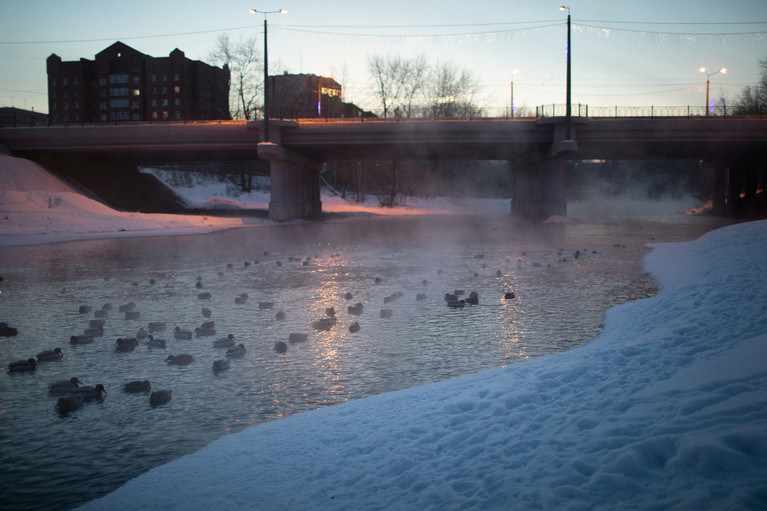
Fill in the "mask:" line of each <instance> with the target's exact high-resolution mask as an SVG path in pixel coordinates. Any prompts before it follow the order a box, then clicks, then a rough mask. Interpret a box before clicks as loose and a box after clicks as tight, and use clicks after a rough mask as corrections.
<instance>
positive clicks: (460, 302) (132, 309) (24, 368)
mask: <svg viewBox="0 0 767 511" xmlns="http://www.w3.org/2000/svg"><path fill="white" fill-rule="evenodd" d="M278 262H279V261H278ZM381 282H382V280H381V278H380V277H376V279H375V283H376V284H380V283H381ZM422 284H423V285H424V286H425V285H427V284H428V281H426V280H424V281H422ZM195 287H196V288H197V289H198V290H199V289H201V288H202V287H203V284H202V279H201V277H198V278H197V282H196V284H195ZM464 295H465V291H463V290H460V289H456V290H454V291H453V292H449V293H445V295H444V300H445V303H446V305H447V307H449V308H453V309H457V308H463V307H465V306H471V305H478V304H479V295H478V294H477V292H476V291H472V292H471V293H470V294H469V295H468V296H465V297H464ZM211 296H212V295H211V293H210V292H208V291H204V292H199V293H198V294H197V298H198V300H202V301H205V300H209V299H210V298H211ZM402 296H404V294H403V293H401V292H395V293H392V294H391V295H388V296H385V297H384V299H383V303H384V305H387V304H390V303H392V302H394V301H396V300H398V299H400V298H401V297H402ZM426 298H427V296H426V294H425V293H418V294H417V295H416V300H417V301H422V300H425V299H426ZM504 298H505V299H514V298H515V295H514V293H513V292H509V293H506V295H505V297H504ZM344 299H345V300H347V301H351V300H352V299H353V295H352V294H351V293H346V294H345V295H344ZM247 300H248V295H247V293H242V294H240V295H238V296H237V297H235V299H234V303H235V304H237V305H242V304H244V303H246V302H247ZM273 305H274V304H273V302H259V304H258V308H259V309H261V310H263V309H272V308H273ZM112 310H113V305H112V304H110V303H107V304H104V305H103V306H102V307H101V308H99V309H95V310H94V308H93V307H92V306H90V305H81V306H80V307H79V313H80V314H81V315H85V314H90V313H92V314H93V319H91V320H89V323H88V327H87V328H85V329H84V330H83V333H82V334H77V335H72V336H71V337H70V341H69V342H70V344H71V345H73V346H75V345H88V344H92V343H94V342H95V341H96V338H98V337H102V336H104V326H105V324H106V319H107V317H108V316H109V314H110V312H111V311H112ZM363 310H364V305H363V304H362V303H361V302H356V303H354V304H352V305H349V306H348V307H347V310H346V312H347V313H348V315H349V316H352V317H356V316H359V315H361V314H362V313H363ZM118 312H119V313H121V314H124V318H125V319H126V320H138V319H140V317H141V315H140V312H139V311H138V310H136V304H135V303H134V302H129V303H126V304H123V305H120V306H119V308H118ZM202 315H203V317H205V318H210V317H211V315H212V312H211V310H210V309H209V308H207V307H203V308H202ZM392 315H393V310H392V309H390V308H386V307H385V308H382V309H381V310H380V313H379V316H380V317H381V318H384V319H385V318H390V317H392ZM275 318H276V319H277V320H278V321H279V320H283V319H285V313H284V312H283V311H278V312H277V313H276V316H275ZM336 324H337V312H336V310H335V308H334V307H329V308H327V309H325V317H322V318H320V319H318V320H316V321H313V322H312V323H311V326H312V327H313V328H314V329H315V330H317V331H328V330H330V329H332V328H333V327H335V326H336ZM0 327H2V329H0V334H4V333H8V335H16V333H17V331H16V329H15V328H13V329H12V328H11V327H9V326H8V325H7V324H6V323H0ZM348 330H349V332H350V333H352V334H355V333H357V332H359V331H360V330H361V326H360V324H359V322H358V321H353V322H351V323H350V324H349V327H348ZM166 331H168V332H170V330H168V325H167V323H166V322H164V321H150V322H149V323H148V324H147V325H146V327H143V326H142V327H140V328H139V330H138V332H137V333H136V335H135V336H132V337H119V338H117V339H116V341H115V343H114V346H115V352H118V353H124V352H132V351H134V350H135V349H136V348H137V347H139V346H140V345H142V344H143V345H145V346H146V347H147V348H148V349H150V350H154V349H163V350H164V349H166V346H167V343H166V340H164V339H160V338H158V337H155V336H156V335H157V336H159V335H160V334H161V333H162V332H166ZM172 334H173V338H174V339H175V340H191V339H193V338H195V337H197V338H199V337H209V336H215V334H216V326H215V322H214V321H213V320H206V321H203V322H202V324H200V326H198V327H196V328H195V329H194V330H185V329H182V328H181V327H179V326H176V327H175V328H174V329H173V330H172ZM307 340H308V335H307V334H305V333H295V332H294V333H290V334H289V335H288V338H287V341H288V342H287V343H286V342H284V341H282V340H278V341H276V342H275V343H274V351H275V352H277V353H280V354H284V353H286V352H287V351H288V346H289V344H297V343H303V342H306V341H307ZM212 348H214V349H217V350H222V349H225V350H226V352H225V358H216V359H214V360H213V363H212V371H213V373H214V374H219V373H221V372H223V371H227V370H228V369H229V368H230V359H233V358H243V357H244V356H245V355H246V348H245V345H244V344H242V343H239V342H238V341H237V339H236V337H235V336H234V335H233V334H228V335H227V336H226V337H221V338H218V339H216V340H215V341H213V342H212ZM63 357H64V352H63V350H62V349H61V348H58V347H57V348H54V349H50V350H45V351H42V352H40V353H38V354H37V355H36V357H30V358H28V359H25V360H18V361H14V362H10V363H9V364H8V371H9V372H10V373H22V372H34V371H36V370H37V368H38V366H39V365H40V364H41V363H48V362H55V361H59V360H62V359H63ZM165 362H166V363H167V364H168V365H176V366H187V365H189V364H192V363H193V362H195V357H194V356H193V355H191V354H188V353H178V354H169V355H167V356H166V358H165ZM122 390H123V392H125V393H129V394H149V403H150V405H151V406H153V407H155V406H161V405H164V404H166V403H168V402H169V401H170V400H171V399H172V391H171V390H169V389H159V390H154V391H153V390H152V386H151V384H150V382H149V381H148V380H134V381H129V382H126V383H124V384H123V385H122ZM49 393H50V395H52V396H58V397H59V399H58V401H57V403H56V406H55V410H56V411H57V412H58V413H59V414H61V415H62V416H65V415H67V414H69V413H71V412H73V411H76V410H79V409H80V408H82V406H83V405H84V404H85V403H89V402H92V401H97V402H98V401H101V400H103V399H104V396H106V395H107V391H106V389H105V387H104V385H103V384H96V385H83V383H82V382H81V381H80V380H79V378H77V377H72V378H70V379H69V380H65V381H58V382H54V383H51V384H50V386H49Z"/></svg>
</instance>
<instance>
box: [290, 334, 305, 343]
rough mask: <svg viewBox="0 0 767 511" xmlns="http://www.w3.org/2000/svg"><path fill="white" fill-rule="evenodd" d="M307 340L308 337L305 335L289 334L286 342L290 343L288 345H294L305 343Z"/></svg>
mask: <svg viewBox="0 0 767 511" xmlns="http://www.w3.org/2000/svg"><path fill="white" fill-rule="evenodd" d="M308 338H309V336H308V335H306V334H299V333H291V334H289V335H288V342H290V344H296V343H298V342H306V340H307V339H308Z"/></svg>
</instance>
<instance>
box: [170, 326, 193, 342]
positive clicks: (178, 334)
mask: <svg viewBox="0 0 767 511" xmlns="http://www.w3.org/2000/svg"><path fill="white" fill-rule="evenodd" d="M173 337H174V338H175V339H180V340H185V341H186V340H189V339H191V338H192V332H190V331H189V330H182V329H181V328H180V327H176V329H175V330H174V331H173Z"/></svg>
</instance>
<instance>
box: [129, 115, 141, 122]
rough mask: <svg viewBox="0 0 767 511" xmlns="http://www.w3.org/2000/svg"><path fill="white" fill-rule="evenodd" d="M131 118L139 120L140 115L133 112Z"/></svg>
mask: <svg viewBox="0 0 767 511" xmlns="http://www.w3.org/2000/svg"><path fill="white" fill-rule="evenodd" d="M131 120H132V121H140V120H141V115H139V114H133V115H132V116H131Z"/></svg>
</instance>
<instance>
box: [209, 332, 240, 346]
mask: <svg viewBox="0 0 767 511" xmlns="http://www.w3.org/2000/svg"><path fill="white" fill-rule="evenodd" d="M234 341H235V337H234V334H229V335H227V336H226V337H222V338H221V339H217V340H215V341H213V347H214V348H231V347H232V346H234Z"/></svg>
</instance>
